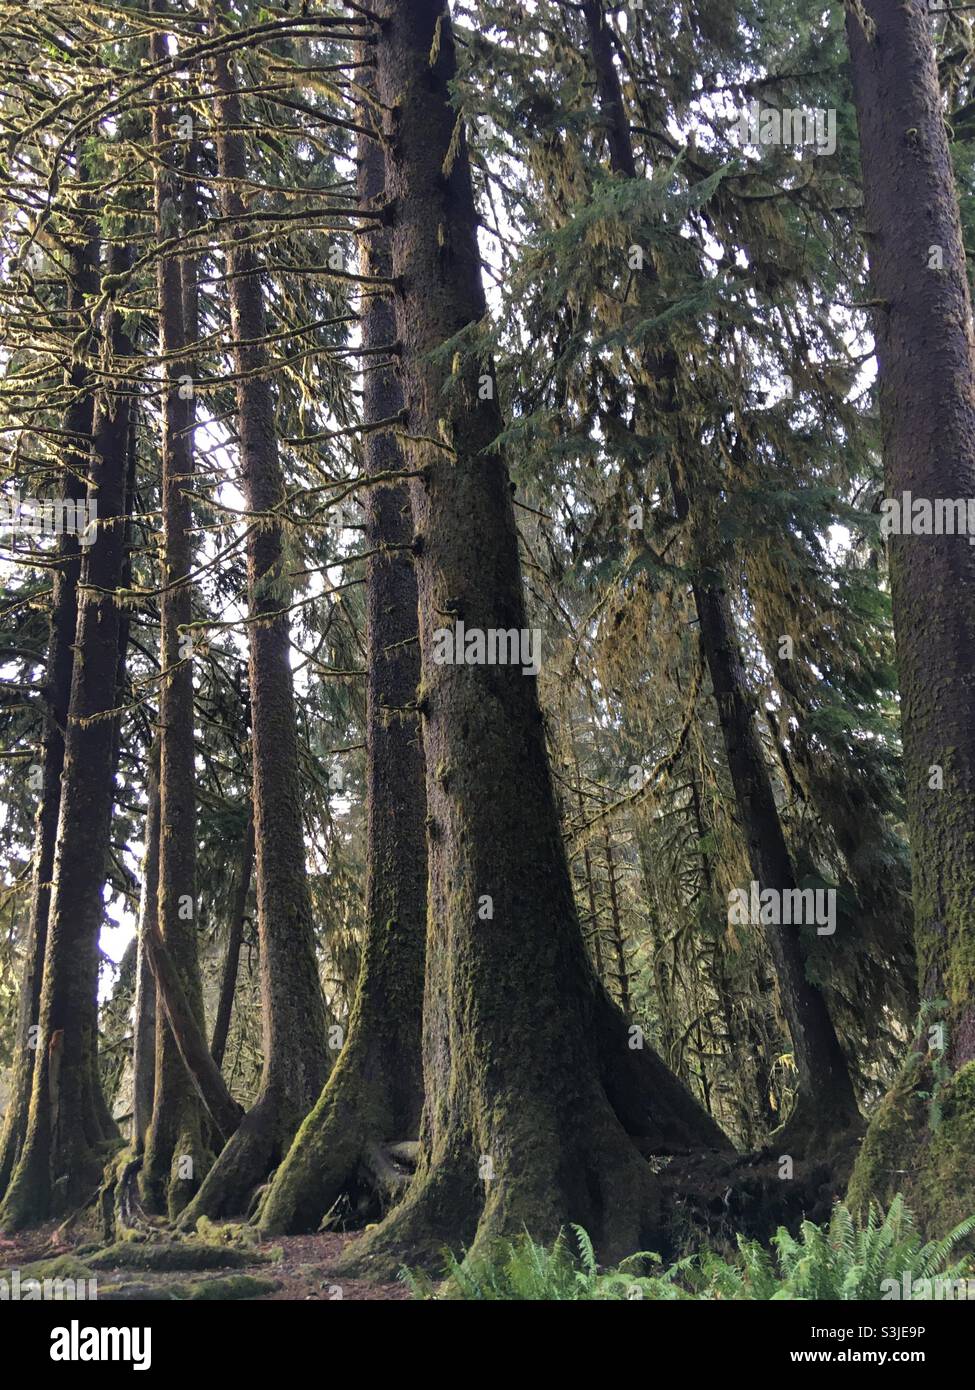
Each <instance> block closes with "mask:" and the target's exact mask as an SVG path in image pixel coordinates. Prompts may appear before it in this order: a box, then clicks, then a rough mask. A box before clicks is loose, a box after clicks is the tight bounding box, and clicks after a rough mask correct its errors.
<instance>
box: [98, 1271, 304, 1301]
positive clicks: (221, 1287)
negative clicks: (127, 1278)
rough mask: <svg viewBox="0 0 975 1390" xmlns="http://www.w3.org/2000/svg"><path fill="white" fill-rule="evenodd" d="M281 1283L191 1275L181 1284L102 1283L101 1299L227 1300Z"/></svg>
mask: <svg viewBox="0 0 975 1390" xmlns="http://www.w3.org/2000/svg"><path fill="white" fill-rule="evenodd" d="M280 1287H281V1285H280V1283H279V1282H278V1281H277V1280H276V1279H257V1278H255V1277H254V1276H253V1275H251V1274H231V1275H228V1277H227V1278H226V1279H191V1280H186V1281H185V1282H180V1283H178V1284H134V1283H125V1284H108V1285H99V1289H98V1298H99V1302H104V1303H121V1302H130V1301H138V1302H140V1303H142V1302H144V1301H145V1300H147V1299H149V1300H155V1301H157V1302H187V1303H211V1302H220V1303H227V1302H230V1301H232V1300H238V1299H245V1298H261V1297H262V1296H263V1295H264V1294H268V1293H274V1292H275V1290H276V1289H279V1288H280Z"/></svg>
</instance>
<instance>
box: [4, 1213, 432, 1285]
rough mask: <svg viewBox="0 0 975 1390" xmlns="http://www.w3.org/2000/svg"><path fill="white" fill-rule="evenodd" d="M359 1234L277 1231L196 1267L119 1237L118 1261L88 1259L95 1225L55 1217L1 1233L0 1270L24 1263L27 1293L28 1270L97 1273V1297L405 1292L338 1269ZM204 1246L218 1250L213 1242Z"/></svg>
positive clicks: (65, 1275)
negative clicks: (77, 1226) (81, 1228)
mask: <svg viewBox="0 0 975 1390" xmlns="http://www.w3.org/2000/svg"><path fill="white" fill-rule="evenodd" d="M216 1229H218V1228H216V1227H215V1228H214V1230H216ZM160 1235H163V1232H160ZM354 1239H355V1234H345V1235H343V1234H337V1233H334V1232H326V1233H324V1234H321V1235H304V1236H275V1237H273V1238H271V1239H269V1240H267V1241H262V1242H259V1243H255V1244H254V1245H253V1247H252V1254H253V1260H252V1261H249V1255H248V1252H247V1251H246V1250H242V1248H241V1246H240V1245H237V1244H234V1245H228V1246H227V1247H226V1252H227V1253H226V1263H225V1264H223V1265H221V1264H219V1263H217V1262H216V1261H217V1260H218V1259H219V1255H218V1254H216V1253H215V1254H214V1258H213V1262H212V1263H210V1262H208V1267H207V1268H206V1269H205V1270H199V1271H191V1270H178V1269H146V1268H144V1267H134V1266H133V1265H132V1264H130V1263H129V1259H128V1258H127V1256H128V1254H129V1252H131V1255H132V1258H135V1259H138V1258H139V1253H140V1249H141V1250H144V1249H146V1248H147V1247H145V1246H141V1247H140V1246H139V1245H137V1244H136V1243H135V1242H122V1243H121V1245H117V1246H113V1247H111V1249H112V1250H113V1251H120V1252H121V1259H120V1260H119V1261H114V1260H113V1261H111V1262H109V1263H106V1264H102V1262H101V1259H100V1257H99V1263H98V1265H97V1267H94V1266H93V1265H92V1264H91V1263H90V1261H91V1258H92V1256H94V1255H95V1254H96V1249H97V1248H100V1247H98V1246H97V1243H96V1242H94V1241H93V1240H92V1233H91V1232H78V1233H77V1234H76V1235H74V1236H73V1237H65V1236H63V1235H62V1234H60V1232H59V1228H58V1227H57V1226H56V1225H54V1224H51V1225H48V1226H44V1227H39V1228H38V1229H36V1230H33V1231H26V1232H24V1233H23V1234H22V1235H20V1236H16V1237H14V1238H12V1239H5V1238H3V1237H0V1277H3V1278H6V1279H7V1280H8V1282H9V1280H10V1278H11V1275H12V1273H13V1271H14V1270H19V1272H20V1288H21V1290H22V1292H21V1297H22V1298H23V1297H28V1296H31V1295H28V1294H27V1293H26V1291H24V1283H25V1281H26V1280H28V1279H31V1278H36V1279H44V1278H54V1279H58V1278H61V1279H71V1278H74V1279H81V1278H86V1277H94V1278H97V1280H98V1287H97V1297H98V1300H99V1301H103V1300H108V1301H113V1300H130V1299H135V1300H139V1299H148V1300H161V1299H162V1300H168V1299H178V1298H182V1299H190V1300H199V1299H206V1300H223V1299H240V1298H246V1299H249V1300H252V1301H257V1302H272V1301H280V1300H291V1301H307V1300H312V1301H316V1302H326V1303H327V1302H338V1301H342V1300H345V1299H351V1300H353V1301H363V1300H366V1299H372V1300H375V1299H397V1300H401V1299H408V1298H409V1297H410V1292H409V1289H408V1288H407V1287H406V1285H405V1284H403V1283H401V1282H396V1283H392V1284H379V1283H370V1282H367V1281H365V1280H357V1279H347V1278H345V1277H343V1278H342V1279H338V1278H336V1277H335V1275H334V1274H333V1273H332V1270H333V1268H334V1265H335V1263H336V1261H337V1259H338V1257H339V1255H340V1254H341V1253H342V1251H343V1250H344V1248H345V1246H346V1245H348V1243H349V1241H351V1240H354ZM194 1243H195V1242H194ZM168 1244H169V1242H168V1240H167V1241H166V1242H162V1241H160V1243H159V1245H157V1246H156V1249H157V1250H160V1251H161V1250H162V1249H164V1248H165V1246H167V1245H168ZM186 1244H187V1245H189V1244H190V1242H189V1241H187V1242H186ZM126 1247H127V1249H126ZM207 1248H208V1249H210V1250H213V1251H216V1250H217V1247H215V1246H213V1245H210V1246H208V1247H207Z"/></svg>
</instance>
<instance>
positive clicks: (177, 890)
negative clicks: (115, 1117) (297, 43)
mask: <svg viewBox="0 0 975 1390" xmlns="http://www.w3.org/2000/svg"><path fill="white" fill-rule="evenodd" d="M150 9H151V10H152V11H153V12H154V13H160V12H164V11H165V9H166V5H165V3H162V0H153V3H151V5H150ZM150 54H151V57H152V61H153V62H155V63H165V62H166V61H167V60H168V58H169V42H168V36H167V35H166V34H165V33H164V32H163V31H162V30H161V29H160V30H157V31H156V32H154V33H153V35H152V39H151V41H150ZM171 99H172V96H171V93H170V92H169V90H168V87H167V84H161V85H160V86H159V88H157V90H156V92H155V94H154V101H153V108H152V145H153V149H154V151H155V153H156V160H157V162H156V165H155V175H154V180H153V186H154V203H155V226H156V237H157V239H158V242H159V245H160V246H164V245H165V243H166V242H167V241H169V240H171V239H172V238H174V237H176V236H177V235H178V234H179V231H180V216H179V209H180V208H181V207H182V203H183V189H182V180H181V179H180V177H179V175H178V174H176V173H175V172H173V166H174V165H175V164H176V162H177V155H176V153H175V147H174V126H173V112H172V109H171V106H170V104H169V103H170V101H171ZM156 282H157V304H158V317H159V348H160V353H161V355H162V357H163V378H162V390H163V399H162V417H163V431H162V525H163V555H162V566H161V570H162V575H161V587H162V601H161V620H160V667H161V670H162V673H163V674H162V682H161V686H160V692H159V725H160V732H159V753H160V758H159V881H158V905H159V930H160V934H161V937H162V940H163V944H164V945H165V947H166V952H167V954H168V956H169V959H170V960H171V962H172V964H173V966H174V967H175V969H176V970H177V972H178V974H179V976H180V980H181V983H182V987H183V993H184V995H185V997H186V1000H187V1002H188V1004H189V1007H190V1008H191V1009H192V1010H193V1012H194V1014H195V1016H196V1019H197V1022H198V1023H199V1025H200V1027H201V1028H202V1027H203V1025H204V1014H203V989H202V986H201V983H200V967H199V957H198V953H197V940H196V910H197V904H196V776H195V744H194V711H193V661H192V644H190V645H189V647H188V648H187V647H185V646H184V643H185V642H187V641H188V637H187V627H188V625H189V624H190V623H191V622H192V617H193V612H192V604H193V590H192V585H191V583H190V581H189V575H190V573H191V570H192V567H193V542H192V531H191V528H192V525H193V513H192V504H191V501H190V488H191V486H192V474H193V453H192V448H191V443H192V441H191V438H190V425H191V415H190V411H189V410H188V409H187V406H188V405H189V404H190V402H191V400H192V396H191V395H189V394H187V393H186V392H185V391H184V390H183V389H181V385H180V381H179V378H180V376H181V375H182V374H183V372H184V368H185V364H184V362H183V360H182V353H183V351H184V349H185V347H186V330H185V325H184V322H183V277H182V273H181V269H180V262H179V260H178V259H177V258H176V256H175V255H173V254H168V255H167V254H166V253H165V252H163V253H162V254H160V256H159V257H158V260H157V263H156ZM209 1160H210V1155H209V1154H208V1152H207V1149H206V1145H205V1142H204V1135H203V1125H202V1113H201V1107H200V1101H199V1097H198V1095H197V1092H196V1088H195V1086H194V1085H193V1080H192V1078H191V1077H190V1076H189V1074H188V1073H187V1071H186V1068H185V1067H184V1066H183V1063H182V1059H181V1058H180V1055H179V1049H178V1047H177V1045H176V1042H175V1039H174V1038H173V1036H172V1033H171V1032H170V1029H169V1026H168V1024H167V1022H166V1019H165V1017H164V1013H163V1011H160V1012H159V1014H158V1017H157V1019H156V1083H155V1095H154V1102H153V1112H152V1121H151V1123H150V1125H149V1131H148V1133H147V1135H146V1143H145V1155H144V1158H143V1165H142V1171H141V1173H140V1175H139V1182H140V1188H141V1192H142V1197H143V1201H144V1202H145V1204H146V1206H147V1208H148V1209H149V1210H151V1211H157V1212H168V1214H169V1215H170V1216H171V1217H174V1216H176V1215H177V1214H178V1213H179V1212H180V1211H182V1209H183V1207H185V1206H186V1204H187V1202H188V1201H189V1200H190V1198H191V1197H192V1195H193V1193H194V1192H196V1191H197V1190H198V1188H199V1185H200V1182H201V1180H202V1178H203V1175H204V1171H205V1169H206V1167H207V1166H208V1164H209Z"/></svg>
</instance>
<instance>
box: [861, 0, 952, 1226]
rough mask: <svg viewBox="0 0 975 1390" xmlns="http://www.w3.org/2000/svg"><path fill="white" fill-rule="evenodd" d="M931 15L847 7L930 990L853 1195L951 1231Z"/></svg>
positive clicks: (942, 417) (945, 554)
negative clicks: (893, 1200) (900, 1204)
mask: <svg viewBox="0 0 975 1390" xmlns="http://www.w3.org/2000/svg"><path fill="white" fill-rule="evenodd" d="M931 24H932V20H931V16H930V13H929V8H928V6H927V4H926V3H925V0H906V3H903V4H897V5H891V4H886V3H883V0H865V3H864V4H862V5H860V4H857V5H850V7H849V12H848V16H847V33H848V37H849V46H850V58H851V64H852V72H853V88H854V94H855V99H856V108H857V119H858V122H859V130H860V151H861V159H862V165H863V190H864V208H863V214H864V234H865V237H866V249H867V256H868V259H869V264H870V277H871V282H872V289H873V295H874V297H875V305H876V307H875V310H874V332H875V336H876V345H877V396H878V404H879V409H880V422H881V432H882V448H883V456H884V476H885V485H886V493H887V497H888V499H890V500H891V501H893V502H895V503H896V504H897V516H898V517H899V519H900V525H899V526H892V527H891V529H892V532H893V533H892V534H891V536H890V540H889V546H888V549H889V556H890V575H891V586H892V592H893V608H894V627H895V631H896V637H897V657H898V667H899V672H900V688H901V706H902V721H903V730H904V764H905V776H906V781H907V810H908V818H909V823H910V831H911V852H912V863H913V879H914V911H915V933H916V940H917V956H918V970H919V977H920V989H921V1014H920V1019H919V1023H918V1028H917V1032H916V1036H915V1039H914V1042H913V1048H912V1051H911V1055H910V1056H909V1058H908V1060H907V1063H906V1065H905V1068H904V1071H903V1073H902V1075H901V1076H900V1078H899V1080H898V1081H897V1083H896V1084H895V1086H894V1088H893V1090H892V1091H891V1092H890V1094H889V1095H888V1096H887V1097H886V1099H885V1100H884V1101H883V1103H882V1104H881V1106H880V1108H879V1109H878V1111H877V1113H876V1115H875V1116H874V1118H873V1120H872V1122H871V1124H870V1127H869V1130H868V1133H867V1137H866V1139H865V1141H864V1145H863V1149H862V1151H861V1154H860V1158H859V1160H858V1163H857V1166H856V1169H855V1171H854V1175H853V1180H852V1187H851V1196H852V1198H853V1200H854V1201H855V1202H856V1203H857V1204H860V1205H863V1204H865V1203H866V1201H867V1200H868V1198H869V1197H870V1196H873V1195H878V1196H883V1195H885V1194H889V1193H891V1192H894V1191H896V1190H902V1191H904V1192H905V1193H906V1195H907V1197H908V1200H909V1201H910V1202H911V1203H912V1204H913V1205H914V1206H915V1209H916V1210H917V1211H918V1212H919V1214H920V1215H921V1217H922V1219H923V1220H924V1222H925V1224H926V1225H927V1226H928V1227H929V1228H931V1229H938V1230H942V1229H947V1228H948V1227H950V1226H951V1224H952V1222H953V1221H954V1220H955V1219H956V1218H957V1216H958V1215H960V1214H964V1215H965V1216H967V1215H969V1214H970V1212H971V1211H972V1210H973V1208H975V1173H973V1168H972V1154H973V1152H975V894H973V891H972V872H973V867H972V866H973V856H975V671H973V665H972V651H973V645H975V549H973V547H972V546H971V544H970V543H969V537H968V536H967V535H965V534H911V518H912V516H914V515H915V510H914V506H913V504H912V502H911V501H910V500H908V499H906V498H905V494H908V493H909V494H910V495H911V498H912V499H917V500H918V501H920V502H921V504H922V506H923V505H924V504H929V505H930V506H931V507H932V508H936V507H937V503H938V501H939V499H940V500H947V501H948V502H949V505H950V504H951V500H952V499H959V498H961V499H968V498H971V497H973V496H975V362H973V338H972V307H971V301H970V297H969V289H968V280H967V275H966V267H965V250H964V246H963V243H962V236H961V227H960V221H959V212H958V200H957V195H956V191H955V185H954V181H953V176H952V167H951V160H950V156H949V150H948V141H947V137H946V132H945V123H944V113H943V108H942V99H941V93H940V91H939V85H938V73H937V66H936V62H935V53H934V48H933V42H932V31H931ZM891 515H892V516H893V515H894V514H893V513H891ZM918 529H920V528H918ZM952 529H953V528H952ZM929 530H930V528H929Z"/></svg>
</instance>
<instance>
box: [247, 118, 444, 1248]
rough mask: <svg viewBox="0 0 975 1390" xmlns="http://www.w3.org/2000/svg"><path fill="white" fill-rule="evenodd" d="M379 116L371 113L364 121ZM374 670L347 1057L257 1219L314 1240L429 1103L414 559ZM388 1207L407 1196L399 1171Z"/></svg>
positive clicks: (396, 580)
mask: <svg viewBox="0 0 975 1390" xmlns="http://www.w3.org/2000/svg"><path fill="white" fill-rule="evenodd" d="M368 119H369V112H368V109H367V108H365V107H364V108H363V123H365V122H366V121H367V120H368ZM358 153H359V160H358V188H359V197H360V202H361V205H362V206H363V208H364V209H366V208H370V207H378V206H379V205H380V202H381V198H382V193H383V185H384V170H383V153H382V149H381V148H380V146H379V144H378V143H377V142H376V141H374V140H370V139H368V138H367V137H365V136H360V140H359V151H358ZM361 247H362V253H361V258H362V272H363V274H366V275H376V276H389V275H390V274H391V257H390V247H389V233H388V232H387V231H386V230H385V229H377V230H374V231H370V232H369V233H366V234H364V235H363V236H362V238H361ZM395 339H396V318H395V312H394V308H393V304H392V302H391V300H390V299H389V298H386V297H383V296H381V295H380V294H378V293H374V294H371V297H370V298H369V300H368V304H367V306H366V308H365V311H364V313H363V318H362V346H363V348H364V350H365V351H367V352H368V351H369V350H371V349H373V348H381V347H382V346H383V345H386V344H392V343H394V342H395ZM365 366H366V374H365V380H364V383H363V402H362V406H363V419H364V421H365V423H366V424H367V425H368V424H370V423H372V422H374V421H377V420H387V419H392V418H393V417H394V416H396V415H398V414H399V413H400V412H401V410H402V409H403V395H402V391H401V388H400V385H399V381H398V380H397V377H396V374H395V372H394V371H393V369H392V367H388V366H378V367H372V366H371V365H370V359H365ZM364 453H365V470H366V472H367V473H368V474H370V475H375V474H380V473H387V472H392V473H395V472H397V471H399V470H400V469H402V467H403V458H402V454H401V452H400V447H399V444H398V443H397V441H396V437H395V435H394V434H392V432H390V431H380V430H374V431H371V432H369V433H368V434H367V435H366V438H365V444H364ZM365 506H366V540H367V547H368V549H369V550H371V551H372V550H381V549H382V548H383V547H385V546H400V547H407V546H409V544H410V542H411V541H412V539H413V525H412V521H411V517H410V499H409V492H408V490H407V488H406V486H405V485H404V484H403V483H394V484H391V485H388V486H384V487H379V486H374V487H369V488H367V490H366V494H365ZM366 621H367V637H366V643H367V650H368V654H369V670H368V680H367V686H366V701H367V719H366V724H367V729H366V744H367V755H366V756H367V797H368V812H369V819H368V831H367V834H368V843H367V875H366V928H365V938H364V941H363V951H362V965H361V969H360V973H359V982H358V987H357V990H356V997H355V1002H354V1004H353V1008H352V1013H351V1016H350V1019H349V1034H348V1038H347V1039H346V1043H345V1048H344V1050H343V1052H342V1054H341V1056H340V1057H339V1060H338V1063H337V1065H336V1067H335V1070H334V1071H333V1073H332V1075H331V1076H330V1077H329V1080H328V1083H327V1085H326V1087H325V1090H324V1091H323V1092H322V1096H321V1099H320V1100H319V1102H318V1104H317V1105H316V1106H315V1109H314V1110H313V1111H312V1113H311V1115H309V1117H308V1119H307V1120H306V1122H305V1123H304V1124H303V1125H302V1127H301V1129H300V1131H299V1133H298V1135H297V1137H296V1139H295V1142H294V1144H293V1145H292V1148H291V1152H290V1153H289V1154H288V1157H287V1159H286V1160H285V1162H284V1163H283V1164H282V1166H281V1168H280V1169H279V1170H278V1173H277V1176H276V1178H275V1181H274V1183H273V1185H272V1188H271V1190H270V1192H269V1194H268V1198H267V1201H266V1204H265V1206H264V1209H263V1211H262V1215H261V1224H262V1226H263V1227H264V1229H265V1230H268V1231H286V1230H287V1231H294V1230H314V1229H316V1228H317V1226H318V1224H319V1222H320V1220H321V1218H322V1215H323V1213H324V1212H326V1211H327V1210H328V1209H329V1208H330V1207H331V1206H332V1204H333V1203H334V1202H335V1200H336V1198H337V1197H338V1196H339V1195H340V1194H341V1193H342V1192H343V1191H347V1190H348V1189H349V1188H350V1186H351V1185H352V1183H353V1182H354V1180H355V1178H356V1174H357V1171H358V1170H359V1169H360V1168H361V1167H362V1166H363V1165H365V1166H366V1167H367V1168H368V1170H369V1171H370V1172H371V1173H372V1174H373V1177H375V1174H376V1171H377V1165H376V1163H375V1161H374V1160H375V1155H376V1153H377V1151H378V1152H379V1153H380V1154H381V1153H382V1151H383V1149H384V1146H385V1145H387V1144H388V1143H389V1142H390V1141H394V1140H403V1139H415V1138H416V1137H417V1135H418V1134H419V1128H420V1111H421V1109H422V1106H423V1080H422V1075H421V1060H420V1030H421V1018H422V1009H423V956H424V934H425V930H426V870H427V858H426V828H425V824H424V813H425V796H426V793H425V788H424V768H423V748H422V745H421V736H420V728H419V718H418V716H417V713H416V708H415V706H416V698H417V686H418V685H419V680H420V654H419V647H418V642H417V590H416V575H415V573H414V570H413V559H412V556H411V555H410V554H409V552H408V550H406V549H398V550H390V551H387V552H385V553H380V554H376V555H373V556H372V558H371V559H370V560H369V561H367V570H366ZM378 1171H379V1172H380V1173H384V1174H385V1175H386V1178H387V1181H386V1184H385V1189H386V1190H384V1191H383V1192H382V1193H381V1198H382V1200H383V1201H386V1200H388V1199H389V1198H391V1197H393V1196H396V1195H398V1192H397V1188H398V1186H399V1181H398V1179H399V1178H402V1176H403V1175H402V1172H401V1173H400V1174H397V1171H396V1168H395V1166H394V1165H392V1164H390V1163H388V1162H387V1163H385V1164H380V1165H378Z"/></svg>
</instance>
